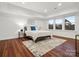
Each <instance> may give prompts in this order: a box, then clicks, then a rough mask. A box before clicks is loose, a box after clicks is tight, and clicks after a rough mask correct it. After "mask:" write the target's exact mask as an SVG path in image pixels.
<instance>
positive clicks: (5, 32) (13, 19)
mask: <svg viewBox="0 0 79 59" xmlns="http://www.w3.org/2000/svg"><path fill="white" fill-rule="evenodd" d="M26 19H27V18H25V17H22V16H18V15H12V14H6V13H2V12H0V40H4V39H10V38H17V37H18V30H19V29H20V28H21V27H20V26H19V24H20V23H26V22H27V21H26Z"/></svg>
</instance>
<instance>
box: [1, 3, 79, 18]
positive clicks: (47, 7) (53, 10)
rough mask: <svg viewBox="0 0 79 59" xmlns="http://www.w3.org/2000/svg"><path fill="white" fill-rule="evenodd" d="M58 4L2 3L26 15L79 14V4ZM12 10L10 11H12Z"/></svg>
mask: <svg viewBox="0 0 79 59" xmlns="http://www.w3.org/2000/svg"><path fill="white" fill-rule="evenodd" d="M58 3H59V2H24V3H22V2H8V3H2V5H3V6H4V5H5V4H7V6H9V7H10V8H12V7H15V8H13V9H15V10H16V11H19V10H22V12H21V13H22V14H24V15H29V16H39V17H52V16H56V15H61V14H66V13H74V12H78V10H79V3H78V2H61V3H62V5H61V6H58ZM0 4H1V3H0ZM10 5H11V6H10ZM9 7H8V8H9ZM10 8H9V10H11V9H10ZM13 11H14V10H13ZM16 11H15V12H16ZM18 13H19V12H18Z"/></svg>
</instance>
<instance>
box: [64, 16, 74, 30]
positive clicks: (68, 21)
mask: <svg viewBox="0 0 79 59" xmlns="http://www.w3.org/2000/svg"><path fill="white" fill-rule="evenodd" d="M65 30H75V16H70V17H66V18H65Z"/></svg>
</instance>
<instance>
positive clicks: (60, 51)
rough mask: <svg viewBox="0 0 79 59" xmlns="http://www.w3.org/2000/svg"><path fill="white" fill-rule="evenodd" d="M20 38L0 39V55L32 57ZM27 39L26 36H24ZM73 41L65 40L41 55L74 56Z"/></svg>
mask: <svg viewBox="0 0 79 59" xmlns="http://www.w3.org/2000/svg"><path fill="white" fill-rule="evenodd" d="M23 40H25V39H24V38H22V39H10V40H2V41H0V57H34V55H33V54H32V53H31V52H30V51H29V50H28V48H26V47H25V46H24V45H23V43H22V41H23ZM26 40H27V38H26ZM74 56H75V42H74V40H67V42H65V43H63V44H62V45H60V46H58V47H56V48H54V49H53V50H51V51H49V52H47V53H46V54H45V55H43V57H74Z"/></svg>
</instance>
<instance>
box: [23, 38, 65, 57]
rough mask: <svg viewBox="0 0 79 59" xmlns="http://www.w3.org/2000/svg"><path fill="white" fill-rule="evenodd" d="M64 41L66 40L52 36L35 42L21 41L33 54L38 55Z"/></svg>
mask: <svg viewBox="0 0 79 59" xmlns="http://www.w3.org/2000/svg"><path fill="white" fill-rule="evenodd" d="M64 42H66V40H64V39H57V38H53V39H46V40H43V41H39V42H37V43H34V42H33V41H31V40H28V41H23V44H24V45H25V46H26V47H27V48H28V49H29V50H30V51H31V52H32V53H33V55H34V56H36V57H40V56H43V55H44V54H46V53H47V52H49V51H51V50H52V49H54V48H55V47H57V46H59V45H61V44H63V43H64Z"/></svg>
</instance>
